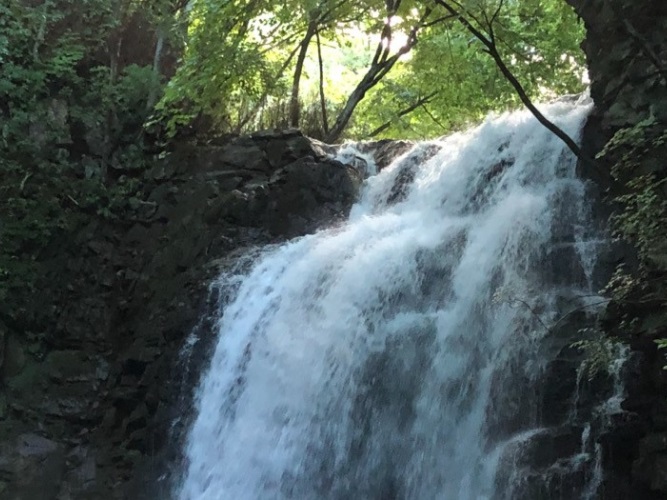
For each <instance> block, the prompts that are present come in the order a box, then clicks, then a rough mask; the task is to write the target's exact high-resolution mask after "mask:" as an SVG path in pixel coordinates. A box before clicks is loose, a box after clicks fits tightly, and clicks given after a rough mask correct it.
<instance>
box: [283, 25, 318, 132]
mask: <svg viewBox="0 0 667 500" xmlns="http://www.w3.org/2000/svg"><path fill="white" fill-rule="evenodd" d="M317 24H318V23H317V19H312V20H311V21H310V22H309V23H308V30H307V31H306V34H305V35H304V37H303V40H302V41H301V49H300V50H299V56H298V57H297V60H296V66H295V67H294V78H293V79H292V95H291V97H290V112H289V124H290V127H298V126H299V122H300V119H301V103H300V102H299V86H300V84H301V75H302V74H303V63H304V62H305V60H306V54H307V53H308V46H309V45H310V42H311V40H312V39H313V37H314V36H315V33H316V32H317Z"/></svg>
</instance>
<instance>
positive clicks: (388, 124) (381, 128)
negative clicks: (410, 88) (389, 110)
mask: <svg viewBox="0 0 667 500" xmlns="http://www.w3.org/2000/svg"><path fill="white" fill-rule="evenodd" d="M437 94H438V92H437V91H435V92H432V93H430V94H429V95H427V96H424V97H422V98H420V99H418V100H417V101H415V102H414V103H412V104H411V105H410V106H408V107H407V108H405V109H402V110H401V111H399V112H398V113H397V114H396V116H395V117H393V118H392V119H391V120H387V121H386V122H385V123H383V124H382V125H380V126H379V127H378V128H376V129H375V130H373V131H372V132H371V133H370V134H368V137H375V136H376V135H378V134H381V133H382V132H384V131H385V130H387V129H388V128H389V127H391V124H392V123H393V122H394V120H395V119H396V118H402V117H404V116H405V115H408V114H410V113H412V112H413V111H414V110H415V109H417V108H419V107H421V106H423V105H424V104H428V103H429V102H431V101H432V100H433V98H434V97H435V96H436V95H437Z"/></svg>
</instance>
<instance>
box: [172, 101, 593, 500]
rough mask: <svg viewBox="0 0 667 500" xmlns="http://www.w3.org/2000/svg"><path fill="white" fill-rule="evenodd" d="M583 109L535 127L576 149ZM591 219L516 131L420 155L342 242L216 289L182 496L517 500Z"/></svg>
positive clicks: (455, 140) (554, 162)
mask: <svg viewBox="0 0 667 500" xmlns="http://www.w3.org/2000/svg"><path fill="white" fill-rule="evenodd" d="M589 109H590V106H589V105H587V104H576V103H571V102H558V103H555V104H551V105H549V106H545V107H544V112H545V114H546V115H547V116H548V117H549V118H550V119H552V120H553V121H555V122H556V123H557V124H558V125H559V126H560V127H561V128H562V129H564V130H565V131H566V132H567V133H568V134H569V135H571V136H573V137H578V135H579V133H580V129H581V128H582V124H583V122H584V120H585V118H586V116H587V113H588V111H589ZM348 153H349V151H348ZM374 170H375V169H374V168H372V167H371V168H368V171H370V172H374ZM590 219H591V216H590V201H589V199H588V197H587V190H586V184H585V183H584V182H583V181H581V180H579V179H578V178H577V177H576V176H575V159H574V158H573V157H572V155H571V153H570V152H569V151H568V150H566V149H565V148H564V146H563V144H562V143H561V142H560V141H559V139H557V138H556V137H554V136H553V135H552V134H551V133H550V132H548V131H547V130H545V129H544V128H543V127H541V126H539V125H538V123H537V122H536V121H535V120H534V118H533V117H532V116H531V115H529V114H528V113H526V112H515V113H511V114H505V115H502V116H499V117H494V118H489V119H487V120H486V121H485V122H484V123H483V124H482V125H480V126H478V127H477V128H474V129H472V130H470V131H467V132H465V133H459V134H455V135H452V136H450V137H447V138H444V139H441V140H437V141H432V142H429V143H424V144H419V145H417V146H415V148H414V149H413V150H412V151H409V152H408V153H406V154H404V155H403V156H402V157H400V158H398V159H396V160H395V161H394V162H393V163H392V164H391V165H390V166H388V167H386V168H384V169H383V170H382V171H381V172H379V173H377V174H376V175H373V176H371V177H369V178H368V179H367V181H366V184H365V186H364V189H363V193H362V196H361V199H360V201H359V202H358V203H357V205H355V206H354V208H353V210H352V212H351V215H350V217H349V220H348V221H347V222H346V223H344V224H341V225H339V226H338V227H334V228H331V229H328V230H326V231H321V232H318V233H317V234H314V235H309V236H305V237H302V238H298V239H295V240H292V241H289V242H287V243H285V244H282V245H280V246H273V247H270V248H267V249H265V250H264V251H263V252H262V254H261V255H260V256H259V257H258V258H257V259H256V260H255V262H254V264H253V266H252V268H251V269H250V270H249V271H247V272H245V273H243V274H242V275H237V274H234V273H228V274H226V275H223V276H222V277H221V278H220V280H221V282H222V283H229V289H230V290H232V291H233V293H231V292H230V293H229V294H227V295H228V300H227V302H226V303H225V304H224V313H223V314H222V316H221V319H220V320H219V324H218V330H219V333H218V341H217V346H216V347H215V351H214V353H213V357H212V360H211V364H210V367H209V368H208V372H207V373H205V374H204V376H203V378H202V382H201V385H200V387H199V389H198V393H197V394H198V395H197V398H196V401H197V405H196V410H195V411H196V415H197V416H196V418H195V419H194V423H193V425H192V428H191V430H190V433H189V436H188V439H187V445H186V450H185V455H186V464H185V465H184V472H183V478H182V480H181V482H180V484H179V485H178V487H177V491H176V493H175V494H176V496H177V497H178V498H180V499H182V500H218V499H235V500H236V499H241V500H243V499H264V498H267V499H288V498H290V499H319V498H331V499H390V498H401V499H419V500H421V499H436V498H437V499H445V500H468V499H470V500H472V499H475V500H479V499H491V498H508V499H509V498H512V499H515V498H520V494H519V493H516V491H518V490H517V489H516V488H515V487H514V486H513V484H514V482H516V481H517V479H516V477H515V476H516V475H517V471H519V470H520V467H523V466H524V465H526V464H523V465H522V464H519V463H518V461H517V459H516V457H515V456H514V455H513V454H512V452H511V450H512V449H513V447H515V446H514V445H515V444H516V443H517V441H518V440H519V441H522V442H524V441H525V440H527V439H528V440H530V436H534V435H540V434H542V433H543V431H544V429H545V426H547V424H546V423H545V422H546V421H547V420H549V419H548V418H545V415H544V412H545V410H544V408H543V404H542V400H541V396H540V394H541V390H540V384H542V383H543V380H544V377H545V373H546V370H547V367H548V366H549V363H550V362H551V361H552V360H553V359H554V358H555V357H556V356H557V355H558V353H559V352H560V351H561V350H562V349H563V346H564V345H565V344H567V342H571V341H572V339H573V338H575V337H576V331H574V332H572V331H570V334H569V340H568V339H565V340H563V338H562V334H557V333H556V332H553V331H551V329H550V328H549V325H553V324H554V323H556V322H557V321H558V320H559V319H561V318H562V316H563V314H565V313H566V312H567V311H568V307H571V304H572V303H573V301H575V302H576V304H577V305H581V304H582V303H583V304H584V305H585V301H587V300H592V299H590V296H591V295H592V291H591V290H592V286H593V284H592V279H593V278H592V276H593V274H594V272H593V271H594V265H595V253H596V246H597V245H598V243H599V241H600V240H599V235H598V234H597V233H596V231H595V230H594V229H593V224H592V223H591V222H590ZM587 297H588V298H587ZM593 302H594V300H593ZM593 302H591V304H592V303H593ZM568 304H569V305H568ZM568 405H569V403H568V402H567V401H566V402H565V403H564V406H565V413H567V408H568ZM550 425H551V424H550ZM553 425H556V424H553ZM577 432H579V434H578V435H577V438H576V443H575V444H576V449H575V450H574V453H575V454H576V456H577V457H579V458H578V460H579V459H580V460H579V462H580V463H584V464H588V465H587V466H586V467H587V468H588V469H589V471H588V472H586V474H584V476H585V477H584V478H583V479H582V480H581V481H580V482H581V484H580V485H579V487H580V489H579V491H580V492H582V495H583V492H585V491H587V489H590V488H591V487H593V486H594V487H597V486H596V485H593V486H591V484H592V483H591V481H597V480H598V479H596V478H597V476H596V478H592V476H595V474H596V473H595V472H594V471H593V469H594V468H595V462H596V457H595V456H594V454H590V453H589V454H587V453H585V450H584V451H582V447H583V446H584V444H585V442H586V443H587V442H588V441H591V439H592V438H589V437H588V434H590V432H591V431H590V426H589V427H588V428H584V427H582V428H581V429H580V431H577ZM586 432H587V433H588V434H586ZM582 443H584V444H582ZM592 446H593V444H591V446H589V448H590V447H592ZM582 457H583V458H582ZM525 458H526V457H525V456H524V459H525ZM579 462H578V463H579ZM528 465H529V466H530V465H531V464H528ZM587 478H589V479H587ZM519 483H520V481H519ZM519 483H517V484H519ZM512 491H514V492H515V493H511V492H512ZM526 498H531V497H530V495H528V496H527V497H526ZM532 498H538V497H537V496H534V497H532ZM539 498H546V497H539ZM554 498H555V497H554ZM564 498H567V497H564ZM569 498H576V497H574V496H572V497H569Z"/></svg>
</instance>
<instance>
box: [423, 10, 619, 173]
mask: <svg viewBox="0 0 667 500" xmlns="http://www.w3.org/2000/svg"><path fill="white" fill-rule="evenodd" d="M434 1H435V3H437V4H438V5H440V6H442V7H444V8H445V9H446V10H447V11H448V12H449V13H450V14H452V15H454V16H456V18H457V19H458V21H459V22H460V23H461V24H462V25H463V27H464V28H465V29H466V30H468V31H469V32H470V33H471V34H472V35H473V36H474V37H475V38H477V39H478V40H479V41H480V42H482V44H483V45H484V51H485V52H486V53H488V54H489V55H490V56H491V57H492V58H493V60H494V62H495V63H496V66H497V67H498V69H500V72H501V73H502V74H503V76H504V77H505V79H506V80H507V81H508V82H509V83H510V84H511V85H512V87H514V90H515V91H516V93H517V95H518V96H519V99H520V100H521V102H522V103H523V104H524V106H526V108H528V110H529V111H530V112H531V113H532V114H533V116H534V117H535V118H536V119H537V121H538V122H540V124H542V125H543V126H544V127H545V128H546V129H547V130H549V131H550V132H551V133H553V134H554V135H555V136H556V137H558V138H559V139H560V140H561V141H563V143H565V145H566V146H567V147H568V148H569V149H570V151H572V153H573V154H574V155H575V156H576V157H577V158H578V159H579V160H580V161H581V162H582V163H585V164H586V165H588V166H591V167H593V168H594V169H596V170H597V171H598V172H601V173H603V174H604V175H605V176H606V177H609V172H603V171H602V169H601V167H600V165H599V164H598V163H597V162H595V161H593V160H592V159H591V158H589V157H587V156H586V155H585V154H584V153H583V152H582V151H581V148H579V146H578V145H577V143H576V142H575V141H574V140H573V139H572V138H571V137H570V136H569V135H567V133H565V131H564V130H563V129H561V128H560V127H559V126H558V125H556V124H555V123H553V122H552V121H550V120H549V119H548V118H547V117H545V116H544V115H543V114H542V113H541V112H540V110H538V109H537V107H535V105H534V104H533V102H532V101H531V99H530V97H528V94H527V93H526V91H525V89H524V88H523V86H522V85H521V83H520V82H519V81H518V80H517V79H516V77H515V76H514V74H513V73H512V72H511V71H510V69H509V68H508V67H507V65H506V64H505V62H504V61H503V59H502V57H501V55H500V53H499V52H498V48H497V46H496V43H495V40H491V39H489V37H487V36H486V35H484V34H483V33H481V32H480V31H479V30H478V29H477V28H475V26H473V25H472V23H471V22H470V21H468V19H466V18H465V17H464V16H463V15H462V14H461V13H459V12H458V11H457V10H456V9H455V8H454V7H452V6H451V5H450V4H449V3H447V2H446V1H445V0H434Z"/></svg>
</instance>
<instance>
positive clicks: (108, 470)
mask: <svg viewBox="0 0 667 500" xmlns="http://www.w3.org/2000/svg"><path fill="white" fill-rule="evenodd" d="M323 148H325V146H323V145H318V144H315V143H313V142H311V141H310V140H309V139H307V138H305V137H303V136H302V135H301V134H300V133H299V132H297V131H288V132H284V133H260V134H256V135H253V136H250V137H240V138H236V139H233V140H231V141H226V142H224V143H223V144H221V145H210V144H209V145H203V146H202V145H196V144H182V145H180V146H178V147H177V148H176V149H175V151H173V152H172V153H171V154H170V155H169V156H168V157H167V158H166V159H164V160H163V161H161V162H159V163H158V164H157V165H156V166H155V167H154V168H153V169H152V170H150V171H149V172H147V173H146V174H145V175H143V177H142V178H141V189H142V190H143V191H144V193H146V194H147V195H148V196H147V197H146V198H144V199H145V200H147V201H145V202H142V206H141V207H136V210H135V217H134V218H133V219H132V220H123V221H115V222H109V221H105V220H103V219H99V218H95V217H91V220H90V223H89V224H88V226H87V227H85V228H84V229H83V230H82V231H80V232H78V233H77V234H76V235H75V236H74V237H73V238H72V239H71V240H68V241H61V242H59V245H58V246H57V247H54V248H53V249H51V251H50V252H49V255H48V256H46V258H45V264H44V268H45V269H46V275H45V277H44V278H45V279H44V280H43V281H42V289H41V290H40V296H39V297H35V301H34V302H35V304H34V305H25V306H23V305H22V306H21V310H20V311H17V313H16V314H15V315H14V316H13V318H14V319H13V320H12V324H7V325H0V334H1V337H0V340H1V341H2V342H1V343H0V346H2V349H0V353H1V354H2V356H1V357H0V364H1V365H2V385H3V388H4V391H3V394H2V396H1V397H0V497H2V498H7V499H12V500H19V499H24V500H28V499H29V500H40V499H56V498H57V499H67V498H76V499H85V498H90V499H101V498H125V497H127V496H129V497H130V498H140V497H141V495H142V493H141V491H140V488H137V487H136V486H134V485H133V483H136V484H142V483H145V482H146V481H145V479H146V478H147V474H150V475H152V476H153V479H156V480H157V475H155V474H154V473H155V472H156V470H157V466H156V465H155V464H156V461H155V460H158V459H159V457H160V456H161V455H162V454H164V452H165V451H166V450H168V449H169V447H168V439H169V436H170V433H169V430H170V426H171V424H172V422H173V417H174V415H173V409H174V407H175V405H174V402H175V398H176V397H178V392H179V387H178V381H179V380H181V379H182V380H183V381H184V382H185V383H186V385H188V386H189V387H192V386H193V384H194V381H195V377H194V376H191V377H190V378H189V379H188V377H187V374H185V373H184V374H182V376H180V377H179V375H178V374H176V373H175V372H174V370H175V369H176V367H178V366H180V365H179V364H178V362H177V354H178V351H179V349H180V348H181V346H182V344H183V340H184V338H185V337H186V335H187V334H188V333H189V332H190V330H191V329H192V328H193V326H194V325H195V322H196V320H197V318H198V316H199V312H200V310H201V308H202V307H203V306H204V305H205V304H204V302H205V300H206V296H207V294H206V284H207V282H208V281H209V279H210V278H211V277H212V276H214V275H215V274H216V273H217V272H218V270H219V268H220V266H224V265H225V264H226V262H227V260H229V258H230V256H232V255H233V254H234V253H235V252H239V251H241V250H243V249H244V248H248V247H251V246H255V245H265V244H267V243H271V242H276V241H280V240H282V239H285V238H288V237H294V236H299V235H303V234H306V233H308V232H312V231H314V230H315V229H317V228H318V227H320V226H321V225H323V224H331V223H335V221H336V219H337V218H340V217H344V216H345V215H346V213H347V211H348V210H349V208H350V206H351V204H352V203H353V201H354V200H355V198H356V196H357V191H358V189H359V186H360V184H361V181H362V174H361V173H360V172H359V170H357V169H355V168H354V167H353V166H348V165H343V164H342V163H339V162H337V161H334V160H332V159H330V158H329V157H327V156H326V154H325V151H324V149H323ZM137 475H139V479H140V480H139V481H136V482H133V481H132V480H133V478H134V477H136V476H137ZM128 485H129V486H128ZM128 488H130V489H128ZM148 498H155V491H153V492H152V493H151V494H149V495H148Z"/></svg>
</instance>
